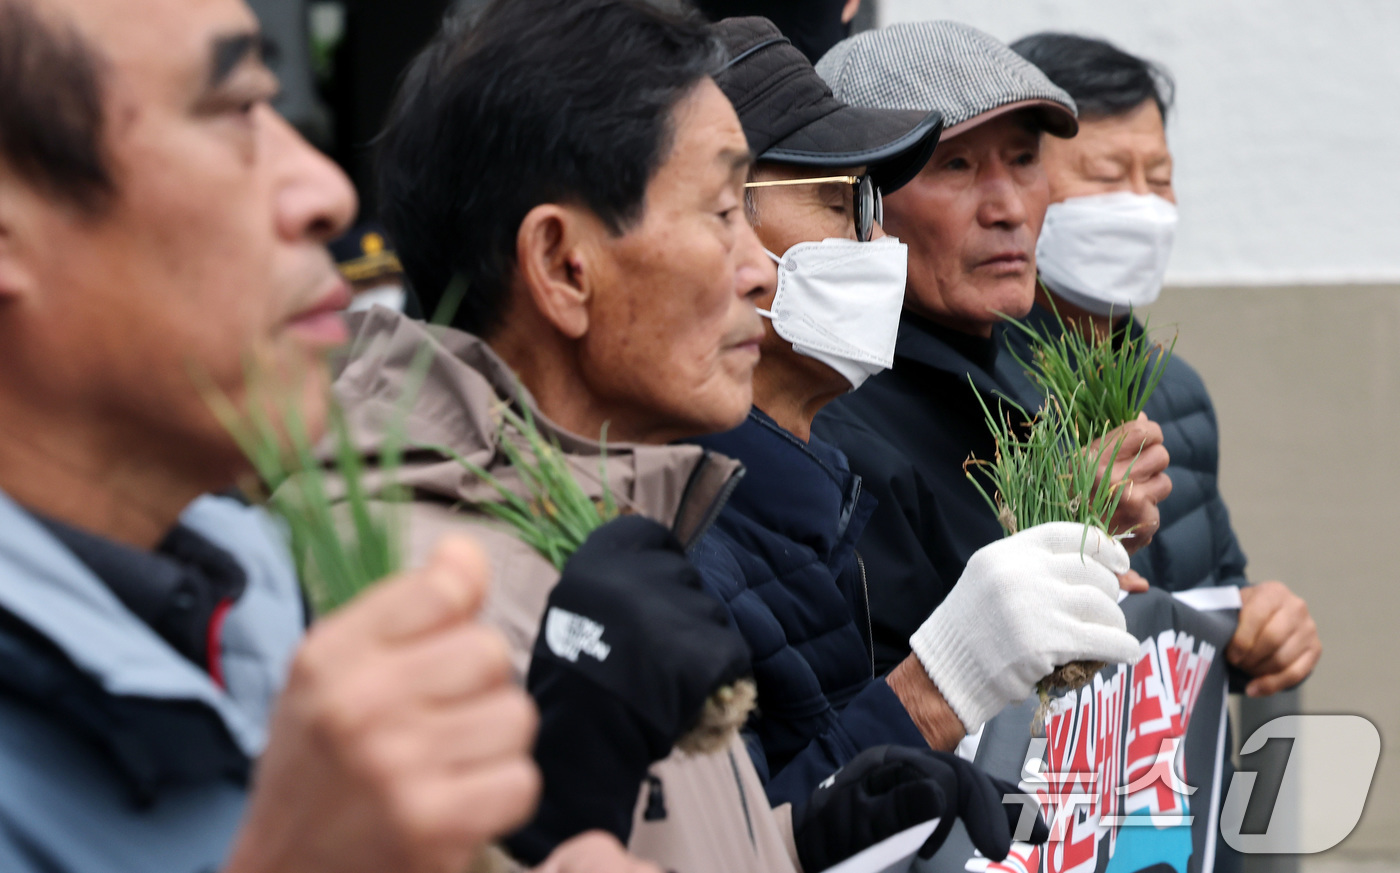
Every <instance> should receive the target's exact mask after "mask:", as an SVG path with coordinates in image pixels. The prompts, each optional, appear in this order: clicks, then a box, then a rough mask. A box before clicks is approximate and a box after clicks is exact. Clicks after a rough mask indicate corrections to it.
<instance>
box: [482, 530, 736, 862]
mask: <svg viewBox="0 0 1400 873" xmlns="http://www.w3.org/2000/svg"><path fill="white" fill-rule="evenodd" d="M507 584H508V580H507ZM750 672H751V670H750V666H749V649H748V645H747V644H746V643H745V642H744V638H743V637H742V636H740V635H739V632H738V630H736V629H735V628H734V626H733V625H732V624H731V622H730V620H729V614H728V612H727V611H726V610H725V608H724V606H723V604H721V603H720V602H719V601H718V600H716V599H715V598H713V597H711V596H710V595H708V594H706V593H705V592H704V591H703V590H701V587H700V575H699V573H698V571H696V569H695V568H694V566H692V565H691V563H690V561H689V560H687V559H686V557H685V553H684V552H683V551H682V549H681V547H680V544H679V543H677V542H676V538H675V537H674V536H672V535H671V532H670V531H668V530H667V529H666V528H664V527H662V526H661V525H659V524H657V523H656V522H654V521H649V520H647V519H645V518H641V517H639V516H626V517H623V518H619V519H617V520H615V521H612V522H609V523H608V524H606V525H604V526H603V527H601V528H599V529H598V530H596V531H594V532H593V534H592V535H591V536H589V538H588V540H587V541H586V542H585V543H584V544H583V546H582V547H581V548H580V549H579V550H578V551H577V552H576V553H574V556H573V557H572V558H570V559H569V562H568V563H567V564H566V565H565V566H564V573H563V575H562V576H561V577H560V579H559V584H558V585H556V586H555V587H554V590H553V591H552V592H550V595H549V602H548V605H547V607H546V609H545V617H544V622H543V624H542V625H541V626H540V634H539V637H538V638H537V639H536V640H535V650H534V654H533V657H532V660H531V662H530V673H529V676H528V678H527V683H526V684H527V687H528V688H529V691H530V694H531V695H532V696H533V697H534V698H535V703H536V704H537V705H538V706H539V709H540V733H539V738H538V739H537V740H536V742H535V761H536V762H537V763H538V764H539V766H540V770H541V772H542V773H543V775H544V795H543V797H542V799H541V801H540V809H539V812H538V813H537V814H536V816H535V818H534V820H533V821H532V822H531V823H530V824H529V825H527V826H526V827H525V828H524V829H523V830H521V831H519V832H517V833H516V834H514V835H513V836H511V837H510V838H509V839H508V840H507V844H508V846H509V847H510V849H511V851H512V852H513V853H514V854H515V855H516V857H517V858H519V859H520V860H523V861H526V862H528V863H529V864H531V865H534V864H538V863H540V862H541V861H543V860H544V858H545V856H547V855H548V854H549V853H550V852H551V851H553V849H554V848H555V847H556V846H557V845H559V843H562V842H563V841H564V840H567V839H569V838H570V837H573V836H576V835H578V834H580V833H582V832H584V831H586V830H593V829H601V830H605V831H608V832H609V833H611V834H612V835H613V836H615V837H617V838H618V839H619V840H621V841H622V842H623V843H626V842H627V838H628V837H629V836H630V834H631V831H632V813H633V809H634V808H635V807H636V803H637V795H638V792H639V790H640V788H641V783H642V781H643V780H644V779H645V778H646V777H647V769H648V768H649V767H650V766H651V764H652V762H654V761H658V760H660V759H662V758H665V757H666V756H667V755H669V754H670V752H671V748H672V746H674V745H675V744H676V740H678V739H680V738H681V737H682V736H684V735H685V733H686V732H687V731H689V730H690V728H692V727H693V726H694V725H695V724H696V722H697V721H698V719H699V716H700V712H701V709H702V707H703V706H704V703H705V699H706V698H707V697H709V696H710V694H711V693H712V692H713V691H715V690H716V689H717V688H719V687H720V686H723V685H726V684H728V683H731V682H733V681H735V680H736V679H739V678H740V677H743V676H746V675H748V674H749V673H750ZM657 812H658V813H660V810H659V809H658V810H657Z"/></svg>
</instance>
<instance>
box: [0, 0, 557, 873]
mask: <svg viewBox="0 0 1400 873" xmlns="http://www.w3.org/2000/svg"><path fill="white" fill-rule="evenodd" d="M261 45H262V41H261V37H260V35H259V32H258V28H257V23H256V21H255V20H254V18H253V15H252V13H251V12H249V11H248V9H247V8H246V7H244V5H243V4H242V3H241V2H239V0H199V2H190V0H0V94H3V97H0V580H3V583H0V869H4V870H5V871H7V873H26V871H34V873H39V871H45V873H47V871H90V870H115V869H121V870H149V871H177V870H178V871H196V870H215V869H222V870H226V871H229V873H254V871H258V873H265V871H285V873H314V871H324V873H350V871H365V873H369V871H384V870H406V871H408V870H412V871H419V870H423V871H427V870H460V869H462V868H463V867H465V866H466V865H468V864H469V863H470V862H471V860H472V858H473V857H474V856H475V855H476V854H477V852H478V849H479V848H480V847H481V845H482V844H483V843H485V842H487V841H489V840H491V839H493V838H495V837H497V836H498V835H500V834H501V833H502V832H504V831H508V830H510V829H512V828H513V827H515V826H517V825H518V824H519V823H520V822H521V821H522V820H523V819H525V818H527V817H528V816H529V814H530V811H531V809H532V808H533V805H534V802H535V799H536V796H537V793H538V786H539V775H538V772H537V770H536V768H535V766H534V765H533V763H532V762H531V761H530V759H529V757H528V754H527V753H528V747H529V743H530V738H531V735H532V731H533V725H534V722H535V718H536V716H535V714H534V712H533V711H532V707H531V705H530V703H529V701H528V700H527V699H526V697H525V695H524V694H523V693H522V692H520V691H518V690H516V689H513V688H512V687H510V686H509V685H508V684H507V683H506V676H507V661H506V647H505V645H504V643H503V641H502V639H501V637H500V635H499V633H498V632H496V631H494V630H491V629H488V628H486V627H485V626H483V625H482V624H480V623H478V622H477V621H475V614H476V613H477V611H478V609H479V608H480V604H481V602H482V599H483V597H484V594H485V586H486V580H487V572H488V571H487V567H486V565H485V559H484V557H483V555H482V553H481V552H480V551H479V550H478V549H477V548H476V547H475V546H474V545H473V544H471V543H469V542H465V541H462V540H452V541H448V542H444V543H442V544H441V545H440V546H439V547H438V549H437V551H435V552H433V553H432V555H431V556H430V557H428V558H427V559H426V560H425V561H424V562H423V563H422V565H421V566H420V568H419V569H417V570H415V571H413V572H410V573H406V574H404V575H402V576H401V577H399V578H396V579H394V580H391V581H387V582H385V583H384V584H383V585H382V587H380V588H379V589H378V590H375V591H373V592H371V593H370V594H368V595H366V596H365V597H364V599H363V600H362V601H361V602H358V603H355V604H352V605H350V606H348V607H346V608H345V609H344V610H343V611H342V612H341V613H339V614H337V615H334V616H332V617H330V618H328V619H326V620H325V621H323V622H320V623H318V624H317V626H316V627H315V628H314V629H313V630H312V631H311V632H310V633H309V634H308V635H306V636H307V639H306V641H305V643H304V644H302V642H301V641H302V637H303V635H304V627H305V622H306V619H307V616H306V615H305V614H304V611H303V607H302V600H301V597H300V594H299V591H298V589H297V579H296V577H295V574H294V572H293V571H292V568H291V564H290V561H289V559H288V557H287V555H286V550H285V548H284V547H282V546H281V545H280V542H279V540H278V535H277V533H276V530H275V529H274V528H273V526H272V525H271V524H270V522H269V520H268V519H267V518H266V517H265V516H263V515H262V514H261V513H260V512H259V511H257V510H253V509H249V508H247V507H245V506H242V505H241V504H238V503H236V502H234V501H231V500H226V499H216V498H210V497H201V495H205V494H208V493H211V492H220V491H224V490H226V489H227V488H228V487H230V485H231V484H232V483H233V481H234V480H235V478H236V477H238V476H239V475H240V474H242V473H243V472H244V471H245V470H246V469H247V462H246V460H245V459H244V457H243V455H242V453H241V452H240V450H239V448H238V446H237V445H236V444H235V442H234V441H233V439H232V438H231V437H230V436H229V434H228V433H227V432H226V431H225V429H224V428H223V427H222V426H221V424H220V423H219V421H218V420H217V419H216V418H215V417H214V415H213V414H212V413H211V411H210V408H209V405H208V404H207V402H206V396H205V395H204V394H203V393H202V391H201V389H200V388H197V385H203V386H205V387H206V388H209V389H213V390H217V391H219V392H222V393H223V394H225V395H226V396H228V397H229V398H230V399H231V400H232V401H233V402H234V403H235V404H243V403H244V402H245V398H246V391H245V387H246V386H245V366H246V365H247V364H248V362H249V360H250V359H256V360H257V361H259V362H260V363H261V364H263V365H266V366H267V367H269V368H271V369H273V370H274V371H276V372H280V373H287V374H300V376H301V377H302V378H303V379H304V383H303V384H302V385H301V386H300V387H299V389H298V390H299V397H300V402H299V403H297V404H296V408H297V411H298V412H299V413H300V414H301V415H302V416H303V417H304V418H305V420H306V421H307V422H308V423H309V424H310V426H311V427H312V428H313V429H317V428H319V427H320V422H321V421H322V420H323V419H324V417H325V411H326V402H325V388H326V385H327V381H328V374H327V370H326V368H325V366H324V364H323V363H322V357H323V355H324V353H325V352H326V351H327V350H328V349H330V348H331V347H333V346H335V345H338V344H339V343H341V342H342V341H343V340H344V339H345V338H346V332H345V328H344V326H343V324H342V322H341V320H340V316H339V314H338V312H337V310H339V309H342V308H343V307H344V306H345V305H346V303H347V302H348V296H349V292H348V289H347V287H346V285H345V283H344V282H343V281H342V280H340V279H339V277H338V276H337V275H336V273H335V271H334V269H333V267H332V264H331V261H330V258H329V255H328V253H327V251H326V249H325V243H326V242H327V241H328V240H329V239H331V238H332V237H334V236H335V235H336V234H337V233H339V232H340V231H341V230H342V229H343V228H344V227H345V226H346V225H347V224H348V223H349V221H350V219H351V217H352V215H353V213H354V209H355V202H354V194H353V191H352V189H351V188H350V186H349V184H348V182H347V181H346V179H345V178H344V177H343V176H342V174H341V173H340V172H339V171H338V170H337V169H336V168H335V167H334V165H332V164H331V163H330V162H329V161H327V160H326V159H325V158H323V157H322V156H320V155H319V154H317V153H316V152H315V151H314V150H312V149H311V148H310V147H309V146H308V145H307V144H306V143H305V142H304V141H302V140H301V139H300V138H299V137H298V136H297V135H296V134H295V133H294V132H293V131H292V129H291V128H290V127H288V126H287V124H286V123H285V122H284V121H283V120H282V119H281V118H280V117H278V116H277V114H276V113H275V112H274V111H273V110H272V109H271V108H270V107H269V105H268V101H269V100H270V99H271V98H272V96H273V95H274V94H275V93H276V88H277V85H276V82H275V80H274V79H273V77H272V75H271V74H270V73H269V72H268V70H267V68H266V67H265V66H264V65H263V63H262V60H261V58H260V51H259V49H260V47H261ZM289 677H290V678H289ZM284 685H285V688H284ZM404 748H409V749H413V750H415V754H414V757H412V758H405V757H402V756H397V755H391V754H388V753H389V752H391V751H392V750H395V749H404Z"/></svg>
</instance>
